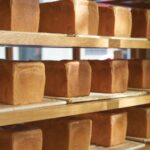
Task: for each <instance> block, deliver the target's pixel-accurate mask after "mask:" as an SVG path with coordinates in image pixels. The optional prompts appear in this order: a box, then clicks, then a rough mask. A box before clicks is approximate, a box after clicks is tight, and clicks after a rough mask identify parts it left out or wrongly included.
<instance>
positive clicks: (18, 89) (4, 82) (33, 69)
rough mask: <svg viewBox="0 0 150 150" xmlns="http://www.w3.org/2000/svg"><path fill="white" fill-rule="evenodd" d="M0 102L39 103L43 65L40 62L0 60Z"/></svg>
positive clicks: (42, 93) (10, 103)
mask: <svg viewBox="0 0 150 150" xmlns="http://www.w3.org/2000/svg"><path fill="white" fill-rule="evenodd" d="M0 83H1V86H0V103H4V104H9V105H23V104H31V103H39V102H41V101H42V99H43V96H44V88H45V66H44V64H43V63H41V62H32V61H29V62H28V61H26V62H25V61H8V60H0Z"/></svg>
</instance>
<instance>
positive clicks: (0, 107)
mask: <svg viewBox="0 0 150 150" xmlns="http://www.w3.org/2000/svg"><path fill="white" fill-rule="evenodd" d="M66 104H67V103H66V102H65V101H60V100H55V99H49V98H44V99H43V102H41V103H35V104H29V105H18V106H12V105H5V104H0V113H7V112H13V111H18V110H32V109H41V108H42V109H44V108H46V107H49V106H59V105H66Z"/></svg>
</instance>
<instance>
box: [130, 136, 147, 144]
mask: <svg viewBox="0 0 150 150" xmlns="http://www.w3.org/2000/svg"><path fill="white" fill-rule="evenodd" d="M127 139H128V140H131V141H135V142H142V143H145V144H150V138H137V137H131V136H127Z"/></svg>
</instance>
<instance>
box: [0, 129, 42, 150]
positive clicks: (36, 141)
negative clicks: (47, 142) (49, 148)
mask: <svg viewBox="0 0 150 150" xmlns="http://www.w3.org/2000/svg"><path fill="white" fill-rule="evenodd" d="M18 128H19V129H18ZM18 128H17V127H15V128H11V127H7V129H6V128H2V129H1V130H0V145H1V149H3V150H20V149H21V150H27V149H30V150H34V149H36V150H42V140H43V139H42V131H41V130H40V129H28V128H26V127H21V129H20V127H18Z"/></svg>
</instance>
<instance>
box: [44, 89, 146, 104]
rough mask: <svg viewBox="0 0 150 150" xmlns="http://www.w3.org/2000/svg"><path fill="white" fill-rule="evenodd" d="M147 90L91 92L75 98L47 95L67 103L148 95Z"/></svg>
mask: <svg viewBox="0 0 150 150" xmlns="http://www.w3.org/2000/svg"><path fill="white" fill-rule="evenodd" d="M146 94H147V92H146V91H133V90H129V91H127V92H124V93H113V94H109V93H91V94H90V95H89V96H83V97H73V98H66V97H50V96H46V97H47V98H50V99H51V98H52V99H58V100H64V101H66V102H67V103H80V102H89V101H99V100H106V99H108V100H111V99H116V98H125V97H132V96H134V97H135V96H142V95H146Z"/></svg>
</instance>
